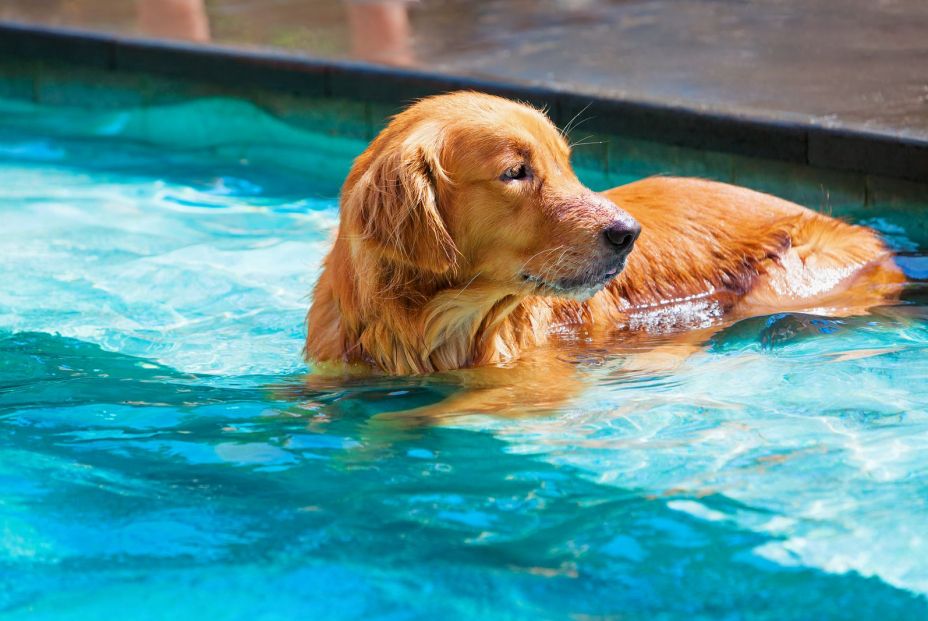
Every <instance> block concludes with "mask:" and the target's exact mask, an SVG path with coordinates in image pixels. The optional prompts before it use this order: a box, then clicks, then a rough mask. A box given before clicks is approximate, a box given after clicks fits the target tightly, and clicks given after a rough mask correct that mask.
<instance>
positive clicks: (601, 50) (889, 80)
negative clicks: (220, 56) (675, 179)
mask: <svg viewBox="0 0 928 621" xmlns="http://www.w3.org/2000/svg"><path fill="white" fill-rule="evenodd" d="M199 2H200V0H190V5H191V6H196V5H197V4H198V3H199ZM145 4H152V3H146V1H145V0H139V2H138V3H127V2H124V0H73V1H69V2H64V1H61V0H44V1H42V2H35V1H34V0H7V1H6V2H4V3H3V6H2V7H0V20H11V21H21V22H29V23H42V24H46V25H57V26H73V27H79V28H87V29H91V30H101V31H106V32H116V33H120V34H146V29H147V28H148V29H150V26H149V25H147V23H146V21H145V19H143V18H141V17H140V15H139V13H140V12H141V10H140V8H139V7H141V6H142V5H145ZM347 4H348V3H345V2H333V1H331V0H277V1H275V2H270V3H269V2H259V1H258V0H211V1H210V2H208V6H207V7H206V16H205V17H206V21H207V22H208V29H209V32H210V36H211V39H212V41H213V42H216V43H222V44H230V45H236V46H244V47H255V46H257V47H270V48H284V49H288V50H291V51H299V52H305V53H307V54H309V55H312V56H315V57H323V58H335V59H346V58H347V59H350V58H357V57H358V56H359V55H360V56H364V55H366V56H367V57H368V59H370V57H371V54H372V52H371V50H370V49H369V46H367V47H365V45H364V43H365V42H364V41H363V40H359V39H361V38H363V35H362V34H359V33H362V32H364V31H363V27H361V29H359V27H358V25H357V21H356V20H355V21H352V20H349V18H348V8H347V6H346V5H347ZM362 6H363V5H362ZM408 7H409V8H408V24H405V23H404V25H403V26H402V27H401V28H400V30H401V31H402V32H400V33H399V36H405V34H404V33H405V32H407V31H408V32H409V33H410V34H409V37H408V42H404V41H400V42H396V41H393V42H392V43H389V44H387V45H392V46H393V47H392V48H390V49H389V50H386V52H384V53H382V54H381V55H380V56H381V60H384V59H386V60H387V61H388V62H389V60H390V59H391V58H392V60H393V61H395V63H397V64H405V65H410V66H412V67H415V68H422V69H433V70H439V71H443V72H448V73H452V74H458V75H464V76H472V77H486V78H491V79H498V80H503V81H515V82H522V83H529V84H535V85H545V86H555V87H558V88H565V89H568V90H573V91H575V92H580V93H587V94H600V95H608V96H612V97H622V98H631V99H635V100H639V101H657V102H663V103H679V104H681V105H685V106H687V107H691V108H702V109H706V110H711V111H718V112H727V113H735V114H750V115H755V116H761V117H765V118H773V119H784V120H806V121H809V120H811V121H814V122H816V123H820V124H824V125H830V126H838V127H847V128H855V129H867V130H871V131H879V132H886V133H891V134H896V135H901V136H906V137H909V138H916V139H928V37H925V32H928V3H925V2H924V1H923V0H883V1H881V2H872V1H870V0H778V1H773V0H752V1H746V2H738V3H733V2H730V1H728V0H683V1H676V2H671V1H669V0H622V1H617V0H613V1H609V0H541V1H536V0H488V1H485V2H472V1H471V0H423V1H421V2H417V3H410V4H409V5H408ZM172 23H177V22H176V20H175V21H174V22H172ZM350 24H354V27H353V29H352V28H351V27H350ZM148 34H152V33H151V32H150V31H149V32H148ZM157 34H160V35H162V36H163V35H164V34H165V33H164V32H159V33H157ZM177 34H178V35H179V36H184V33H183V32H178V33H177ZM191 36H192V35H191ZM374 54H375V55H376V52H374Z"/></svg>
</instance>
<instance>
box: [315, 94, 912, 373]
mask: <svg viewBox="0 0 928 621" xmlns="http://www.w3.org/2000/svg"><path fill="white" fill-rule="evenodd" d="M569 157H570V150H569V147H568V145H567V143H566V142H565V140H564V138H563V136H562V135H561V134H560V133H559V132H558V131H557V130H556V128H554V126H553V125H552V124H551V123H550V122H549V121H548V119H547V118H546V117H545V116H544V115H543V114H541V113H540V112H538V111H536V110H534V109H532V108H529V107H527V106H524V105H521V104H516V103H514V102H511V101H508V100H504V99H499V98H496V97H491V96H488V95H482V94H477V93H454V94H450V95H442V96H437V97H433V98H429V99H425V100H423V101H421V102H419V103H417V104H415V105H413V106H411V107H410V108H409V109H407V110H406V111H404V112H403V113H401V114H399V115H398V116H397V117H395V118H394V119H393V121H392V122H391V123H390V124H389V125H388V127H387V128H386V129H384V130H383V131H382V132H381V134H380V135H379V136H377V138H376V139H375V140H374V141H373V142H372V143H371V144H370V146H369V147H368V149H367V150H366V151H365V152H364V153H362V154H361V155H360V156H359V157H358V158H357V160H356V161H355V163H354V166H353V167H352V169H351V173H350V174H349V176H348V178H347V180H346V181H345V184H344V187H343V191H342V197H341V225H340V228H339V231H338V234H337V236H336V239H335V242H334V245H333V247H332V250H331V252H330V253H329V255H328V257H327V258H326V259H325V263H324V267H323V271H322V274H321V277H320V278H319V281H318V284H317V286H316V289H315V293H314V298H313V303H312V307H311V308H310V311H309V314H308V318H307V322H308V334H307V340H306V348H305V354H306V357H307V359H308V360H310V361H312V362H314V363H315V364H316V366H317V368H323V369H324V368H328V369H331V370H339V372H340V370H344V369H350V368H363V369H373V370H376V371H379V372H383V373H387V374H421V373H430V372H435V371H445V370H451V369H458V368H463V367H472V366H478V365H486V364H489V363H497V362H503V361H507V360H511V359H514V358H516V357H518V356H520V355H522V354H523V353H524V352H526V350H529V349H531V348H533V347H536V346H538V345H542V344H544V343H546V342H547V341H548V340H549V338H550V336H551V335H552V333H558V334H563V333H564V332H570V333H582V334H584V335H585V336H587V337H589V338H595V337H596V336H597V335H605V334H608V333H612V332H615V331H616V330H634V329H648V328H651V329H653V328H655V326H656V327H657V329H667V328H668V327H673V326H667V325H658V324H660V322H658V324H655V322H654V321H650V320H645V319H642V318H647V317H653V316H655V312H654V311H655V309H661V308H669V307H672V306H674V305H679V304H681V303H686V304H699V305H702V306H703V307H705V308H706V309H710V310H712V309H714V312H717V313H727V314H729V315H731V316H739V315H750V314H759V313H762V312H765V311H766V312H770V311H772V310H779V309H785V308H808V307H820V306H834V305H838V306H841V307H842V308H865V307H867V306H869V305H872V304H875V303H878V301H879V300H880V299H882V297H883V296H886V295H891V291H892V290H893V287H894V285H895V284H897V283H899V282H901V275H900V273H899V271H898V269H897V268H896V267H895V265H894V264H893V263H892V259H891V258H890V255H889V253H888V251H887V249H886V248H885V247H884V245H883V244H882V242H881V241H880V240H879V239H878V237H877V236H876V234H875V233H873V232H872V231H871V230H869V229H866V228H863V227H859V226H853V225H849V224H846V223H843V222H840V221H838V220H835V219H832V218H830V217H827V216H824V215H820V214H817V213H815V212H812V211H809V210H807V209H805V208H803V207H800V206H798V205H795V204H793V203H789V202H787V201H784V200H780V199H777V198H775V197H772V196H769V195H766V194H761V193H758V192H753V191H750V190H747V189H743V188H738V187H734V186H730V185H725V184H722V183H715V182H710V181H703V180H698V179H681V178H672V177H656V178H650V179H646V180H643V181H639V182H636V183H632V184H629V185H626V186H622V187H618V188H615V189H612V190H609V191H607V192H604V193H602V194H601V195H597V194H594V193H593V192H591V191H590V190H588V189H586V188H584V187H583V186H582V185H581V184H580V182H579V181H578V180H577V178H576V176H575V175H574V173H573V171H572V169H571V167H570V163H569ZM521 164H526V165H527V166H528V167H529V168H528V169H526V170H530V171H531V178H530V179H522V180H519V181H512V180H510V179H509V178H503V177H501V173H502V172H503V171H506V170H507V169H511V170H513V169H516V168H517V167H518V166H520V165H521ZM514 167H516V168H514ZM627 214H631V216H633V217H634V218H635V219H636V220H637V221H638V222H639V223H640V224H641V229H642V233H641V236H640V238H639V239H638V241H637V243H636V244H635V248H634V250H633V251H632V252H631V255H630V256H629V258H628V261H627V265H626V267H625V269H624V271H622V272H621V274H620V275H618V276H617V277H615V278H613V279H611V281H609V282H602V283H601V284H599V283H600V281H601V280H602V279H603V274H607V275H608V274H609V273H610V271H608V270H607V268H608V266H609V265H610V263H609V260H610V259H609V257H608V256H607V255H608V250H604V249H603V247H604V246H603V244H602V243H601V241H600V240H601V234H602V229H603V227H604V226H607V225H608V224H609V223H610V222H612V221H613V220H614V219H616V218H620V219H621V218H627ZM613 269H615V268H613ZM619 269H621V266H620V267H619ZM589 283H592V284H589ZM587 284H589V286H587ZM603 286H604V288H602V290H599V291H598V292H596V290H598V289H600V288H601V287H603ZM594 292H595V295H592V297H589V298H588V299H585V298H586V296H587V295H588V294H590V293H594ZM574 298H577V299H574ZM657 315H660V313H657ZM669 316H670V317H671V319H669V320H667V321H670V322H671V323H672V322H673V321H674V319H673V318H672V317H673V315H672V314H670V315H669ZM665 323H666V322H665Z"/></svg>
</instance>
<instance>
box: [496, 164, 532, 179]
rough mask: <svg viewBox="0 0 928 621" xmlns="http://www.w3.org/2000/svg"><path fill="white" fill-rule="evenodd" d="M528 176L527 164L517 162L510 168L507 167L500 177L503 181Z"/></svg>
mask: <svg viewBox="0 0 928 621" xmlns="http://www.w3.org/2000/svg"><path fill="white" fill-rule="evenodd" d="M527 178H528V166H526V165H525V164H519V165H518V166H513V167H512V168H507V169H506V172H504V173H503V174H502V175H501V176H500V179H502V180H503V181H519V180H520V179H527Z"/></svg>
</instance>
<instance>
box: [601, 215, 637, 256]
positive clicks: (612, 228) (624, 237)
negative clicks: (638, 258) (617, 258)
mask: <svg viewBox="0 0 928 621" xmlns="http://www.w3.org/2000/svg"><path fill="white" fill-rule="evenodd" d="M640 234H641V225H639V224H638V223H637V222H635V221H634V220H631V221H629V220H615V221H614V222H613V223H612V224H610V225H609V226H607V227H606V228H605V230H604V231H603V236H604V237H605V238H606V245H607V246H609V247H610V248H612V249H613V250H614V251H615V252H616V253H617V254H623V255H624V254H628V253H629V252H631V250H632V246H634V245H635V240H636V239H638V235H640Z"/></svg>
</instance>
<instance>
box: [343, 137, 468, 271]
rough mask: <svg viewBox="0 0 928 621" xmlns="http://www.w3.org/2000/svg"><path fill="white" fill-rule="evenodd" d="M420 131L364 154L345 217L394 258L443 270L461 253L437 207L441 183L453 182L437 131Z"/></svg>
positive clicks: (347, 194) (352, 227) (345, 206)
mask: <svg viewBox="0 0 928 621" xmlns="http://www.w3.org/2000/svg"><path fill="white" fill-rule="evenodd" d="M418 134H419V135H418V136H416V135H413V136H407V137H406V139H405V140H404V141H403V142H402V143H401V144H396V142H388V143H387V144H384V145H378V146H380V148H379V149H378V150H377V151H374V152H372V153H369V154H365V156H369V157H366V158H365V156H362V157H361V158H359V162H358V163H359V164H360V165H361V166H362V167H363V166H365V165H366V169H363V170H361V171H358V172H360V176H358V177H355V181H354V184H353V186H352V187H351V188H347V187H346V189H345V190H346V191H345V193H344V197H343V205H342V208H343V217H346V218H349V225H350V230H352V231H353V232H355V233H356V234H357V233H360V235H361V236H362V239H363V240H365V242H367V243H371V244H374V245H375V246H376V250H377V251H379V252H380V253H382V255H383V256H384V257H386V258H388V259H389V260H392V261H395V262H398V263H400V264H403V265H406V266H408V267H416V268H419V269H423V270H426V271H429V272H432V273H435V274H442V273H444V272H446V271H448V270H449V269H450V268H451V267H452V266H453V265H454V261H455V256H456V253H457V249H456V248H455V245H454V241H453V240H452V239H451V235H450V234H449V233H448V229H447V228H446V227H445V222H444V219H443V218H442V215H441V213H440V211H439V205H438V194H439V192H438V187H437V184H438V183H445V184H447V183H449V180H448V178H447V176H446V174H445V171H444V170H443V169H442V167H441V162H440V161H439V157H438V155H439V151H440V146H439V142H438V140H439V138H438V136H437V132H431V133H430V132H425V131H420V132H418ZM429 134H431V135H429ZM352 176H354V175H352Z"/></svg>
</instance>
